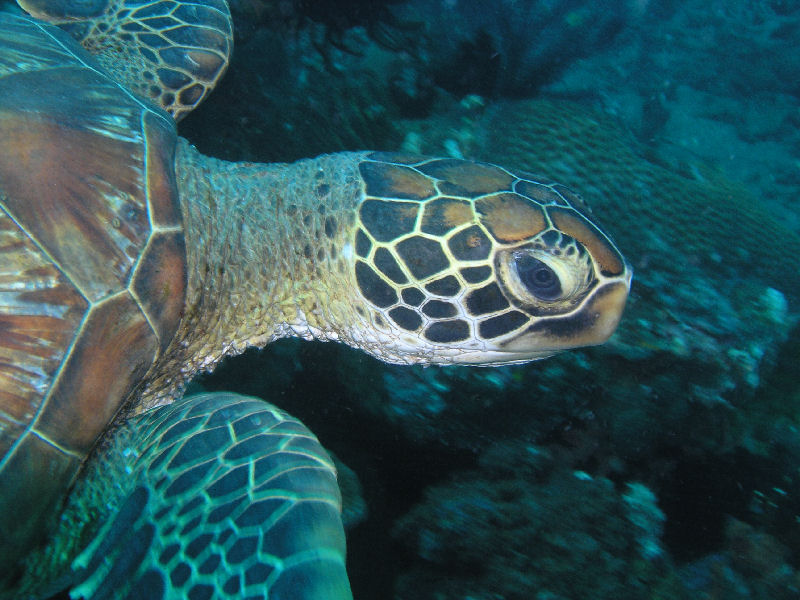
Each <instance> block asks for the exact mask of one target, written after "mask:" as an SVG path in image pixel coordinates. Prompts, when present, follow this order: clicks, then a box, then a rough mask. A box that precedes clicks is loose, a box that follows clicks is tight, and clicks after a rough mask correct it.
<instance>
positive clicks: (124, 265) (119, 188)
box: [0, 15, 187, 571]
mask: <svg viewBox="0 0 800 600" xmlns="http://www.w3.org/2000/svg"><path fill="white" fill-rule="evenodd" d="M3 19H4V21H6V22H5V23H4V25H3V27H2V28H0V49H2V51H0V144H2V151H0V571H2V570H4V569H3V568H2V566H5V565H8V564H9V562H11V561H15V560H17V559H18V557H19V556H20V555H21V554H23V553H24V552H25V551H26V550H27V549H28V548H29V547H30V546H31V545H32V544H35V543H36V542H37V541H38V540H39V539H40V538H41V536H42V535H43V533H44V532H45V531H46V529H47V527H48V517H49V516H50V515H54V514H55V513H56V512H57V507H58V503H59V502H60V500H61V499H62V498H63V496H64V493H65V491H66V490H67V489H68V488H69V486H70V484H71V482H72V480H73V479H74V477H75V475H76V474H77V472H78V470H79V468H80V465H81V464H82V462H83V461H84V459H85V458H86V456H87V454H88V453H89V452H90V450H91V449H92V447H93V445H94V444H95V443H96V441H97V440H98V438H99V436H100V435H101V434H102V432H103V431H104V430H105V429H106V428H107V427H108V425H109V423H110V422H111V421H112V419H113V418H114V416H115V415H116V414H117V412H118V411H119V409H120V407H121V406H122V405H123V403H125V401H126V400H127V399H128V398H130V397H131V395H132V393H133V391H134V390H135V388H136V386H137V385H138V384H140V383H141V382H142V380H143V378H144V377H145V375H146V374H147V372H148V369H150V368H151V366H152V364H153V362H154V361H155V360H156V358H157V357H158V356H159V354H160V353H161V352H163V351H164V350H165V348H166V346H167V345H168V344H169V342H170V341H171V339H172V337H173V335H174V333H175V330H176V328H177V325H178V322H179V320H180V315H181V311H182V309H183V305H184V300H185V290H186V278H187V276H186V265H185V248H184V236H183V228H182V222H181V213H180V207H179V204H178V197H177V188H176V184H175V179H174V171H173V158H174V149H175V141H176V132H175V125H174V123H173V121H172V119H171V118H170V117H169V115H167V114H166V113H164V112H161V111H159V110H156V109H153V108H152V107H150V106H148V105H146V104H144V103H143V102H141V101H140V100H138V99H137V98H135V97H134V96H133V95H132V94H130V93H129V92H128V91H127V90H125V89H124V88H123V87H121V86H120V85H119V84H117V83H115V82H114V81H112V80H111V79H110V78H109V77H107V76H106V75H105V74H104V73H103V71H102V69H101V68H100V67H99V66H98V65H97V64H96V63H95V62H94V61H93V60H92V59H91V58H90V57H89V56H88V55H87V54H86V53H85V52H83V51H82V50H81V49H80V48H79V47H78V46H77V45H76V44H74V43H73V42H72V40H70V39H69V38H68V37H67V36H66V35H65V34H63V33H62V32H60V31H59V30H57V29H55V28H54V27H51V26H47V25H42V24H41V23H35V22H33V21H31V20H28V19H25V18H22V17H16V16H10V15H5V16H4V17H3ZM32 24H35V26H34V27H32Z"/></svg>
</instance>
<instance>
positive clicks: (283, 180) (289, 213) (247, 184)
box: [144, 140, 363, 406]
mask: <svg viewBox="0 0 800 600" xmlns="http://www.w3.org/2000/svg"><path fill="white" fill-rule="evenodd" d="M361 157H362V155H361V154H356V153H342V154H335V155H329V156H322V157H319V158H316V159H312V160H303V161H299V162H297V163H292V164H269V165H266V164H257V163H230V162H226V161H221V160H217V159H212V158H208V157H206V156H203V155H201V154H200V153H199V152H197V151H196V150H195V149H194V148H193V147H192V146H191V145H190V144H189V143H187V142H185V141H184V140H180V141H179V143H178V147H177V150H176V158H175V165H176V175H177V182H178V191H179V195H180V198H181V205H182V209H183V220H184V228H185V232H186V253H187V267H188V276H189V281H188V290H187V299H186V308H185V311H184V317H183V319H182V322H181V325H180V328H179V330H178V332H177V334H176V336H175V339H174V341H173V343H172V344H171V346H170V348H169V350H168V351H167V352H166V353H165V356H164V357H163V358H162V360H160V361H159V364H158V367H157V374H156V376H155V377H154V378H153V384H152V385H151V386H150V388H149V390H146V391H145V399H144V405H145V406H152V405H153V404H161V403H164V402H167V401H169V400H171V397H172V394H174V393H175V391H176V389H177V388H179V387H180V386H181V385H182V384H183V383H184V382H185V381H186V380H188V378H190V377H191V376H192V375H194V374H195V373H196V372H198V371H200V370H204V369H209V368H211V367H212V366H213V365H214V364H216V363H217V362H218V361H219V360H220V359H221V358H223V357H224V356H226V355H229V354H237V353H239V352H242V351H244V349H245V348H247V347H248V346H263V345H265V344H267V343H269V342H270V341H272V340H274V339H277V338H280V337H286V336H301V337H305V338H311V337H315V338H321V339H340V338H343V337H344V338H346V337H347V332H346V331H343V330H342V324H346V323H348V322H349V319H350V320H352V319H351V317H350V313H351V312H352V311H353V304H354V301H353V300H354V299H353V297H352V295H353V293H354V292H353V288H354V282H353V281H352V280H351V276H350V275H349V274H350V273H351V272H352V267H351V266H350V262H351V261H352V258H351V257H352V251H351V249H350V245H351V239H352V234H351V232H352V230H353V225H354V221H355V216H356V208H357V206H358V203H359V202H360V201H361V198H362V196H363V190H362V183H361V179H360V177H359V176H358V167H357V166H358V162H359V160H360V159H361ZM178 372H180V373H181V377H180V378H179V379H178V378H176V376H175V374H176V373H178Z"/></svg>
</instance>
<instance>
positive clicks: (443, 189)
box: [352, 153, 632, 364]
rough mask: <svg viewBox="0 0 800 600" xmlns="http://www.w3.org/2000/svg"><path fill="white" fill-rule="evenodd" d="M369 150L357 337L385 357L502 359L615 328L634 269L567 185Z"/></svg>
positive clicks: (530, 355)
mask: <svg viewBox="0 0 800 600" xmlns="http://www.w3.org/2000/svg"><path fill="white" fill-rule="evenodd" d="M369 159H370V160H366V161H364V163H362V167H361V169H360V172H361V176H362V178H363V179H364V183H365V185H364V189H365V198H364V200H363V201H362V203H361V205H360V207H359V213H358V216H359V218H358V223H357V227H356V229H355V231H354V234H353V235H354V238H353V245H352V246H353V248H354V249H355V253H354V257H353V258H354V266H353V275H354V279H355V286H354V289H355V290H357V292H358V293H359V296H360V303H361V306H359V307H358V309H357V311H358V313H359V315H360V317H359V321H360V322H361V326H360V327H361V328H360V330H359V331H358V333H357V334H356V335H355V336H354V337H355V338H356V340H355V342H356V343H355V345H358V346H359V347H362V348H364V349H366V350H367V351H370V352H372V353H373V354H375V355H377V356H378V357H379V358H381V359H382V360H386V361H390V362H403V363H444V364H446V363H461V364H508V363H516V362H525V361H528V360H533V359H536V358H542V357H544V356H548V355H550V354H553V353H554V352H557V351H560V350H564V349H568V348H577V347H582V346H589V345H595V344H601V343H603V342H604V341H606V340H607V339H608V338H609V337H610V336H611V334H612V333H613V332H614V330H615V329H616V327H617V324H618V323H619V320H620V318H621V316H622V311H623V308H624V306H625V301H626V299H627V295H628V290H629V288H630V281H631V275H632V271H631V268H630V266H629V265H628V263H627V262H626V261H625V259H624V258H623V257H622V255H621V254H620V252H619V251H618V250H617V249H616V247H615V246H614V244H613V242H612V241H611V240H610V239H609V238H608V236H606V234H605V233H603V232H602V231H601V230H600V229H599V228H598V227H597V226H595V225H594V224H593V223H592V222H591V221H590V220H589V219H588V218H587V217H586V216H584V214H583V213H582V212H580V211H581V210H585V205H584V204H583V203H582V201H580V200H579V199H578V197H577V196H575V195H574V194H572V193H571V192H569V191H568V190H566V188H564V187H563V186H561V185H558V184H555V183H552V182H547V181H544V180H542V179H541V178H535V177H533V176H530V175H516V174H514V173H512V172H510V171H508V170H506V169H502V168H500V167H496V166H494V165H489V164H485V163H475V162H469V161H464V160H456V159H427V158H423V157H415V156H407V155H387V154H378V153H374V154H372V155H370V156H369ZM356 304H358V303H356ZM359 340H360V342H361V343H359Z"/></svg>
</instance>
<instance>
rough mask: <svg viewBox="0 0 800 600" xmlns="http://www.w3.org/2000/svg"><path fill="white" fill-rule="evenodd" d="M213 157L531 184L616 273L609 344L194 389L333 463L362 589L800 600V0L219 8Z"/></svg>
mask: <svg viewBox="0 0 800 600" xmlns="http://www.w3.org/2000/svg"><path fill="white" fill-rule="evenodd" d="M232 9H233V11H234V17H235V20H236V28H237V40H236V50H235V55H234V61H233V64H232V65H231V67H230V69H229V72H228V73H227V75H226V77H225V79H224V80H223V82H222V84H221V85H220V87H219V88H218V89H217V91H215V92H214V94H212V95H211V97H210V98H209V100H208V101H207V102H205V103H204V104H203V105H202V106H201V107H200V108H199V109H198V110H197V111H195V112H194V113H193V114H192V115H190V116H189V117H188V118H187V119H186V120H185V121H183V122H182V123H181V124H180V127H179V130H180V132H181V134H182V135H184V136H186V137H188V138H189V139H190V141H192V142H193V143H194V144H196V145H197V146H198V148H199V149H200V150H201V151H202V152H204V153H207V154H211V155H214V156H218V157H221V158H227V159H230V160H254V161H256V160H257V161H270V162H272V161H292V160H295V159H298V158H301V157H305V156H313V155H316V154H320V153H323V152H335V151H339V150H355V149H367V148H368V149H377V150H405V151H412V152H421V153H425V154H435V155H445V156H457V157H465V158H473V159H479V160H486V161H490V162H496V163H499V164H503V165H505V166H508V167H511V168H516V169H522V170H525V171H532V172H538V173H542V174H544V175H546V176H547V177H549V178H552V179H555V180H558V181H560V182H562V183H564V184H566V185H568V186H570V187H572V188H573V189H575V190H576V191H578V192H579V193H581V194H582V195H583V197H584V199H585V200H586V201H587V203H588V204H589V205H590V206H591V207H592V209H593V213H594V215H593V219H594V220H596V221H598V222H599V223H601V224H602V225H603V226H604V227H605V229H607V230H608V231H609V233H610V235H611V237H612V238H613V239H614V240H615V241H616V242H617V244H618V246H619V248H620V250H621V251H622V253H623V254H624V255H625V256H626V257H627V258H628V260H630V261H631V263H632V264H633V267H634V272H635V275H634V283H633V288H632V291H631V297H630V300H629V305H628V308H627V310H626V313H625V315H624V317H623V321H622V324H621V326H620V328H619V330H618V332H617V333H616V334H615V336H614V337H613V338H612V339H611V341H609V342H608V343H607V344H606V345H604V346H602V347H597V348H589V349H585V350H579V351H571V352H567V353H564V354H561V355H558V356H556V357H554V358H551V359H548V360H546V361H542V362H535V363H531V364H528V365H524V366H516V367H504V368H492V369H489V368H487V369H477V368H465V367H429V368H416V367H395V366H388V365H384V364H382V363H379V362H378V361H376V360H374V359H372V358H370V357H368V356H366V355H365V354H363V353H360V352H357V351H353V350H350V349H348V348H346V347H343V346H340V345H336V344H322V343H307V342H300V341H296V340H284V341H282V342H279V343H275V344H273V345H271V346H269V347H268V348H266V349H265V350H263V351H250V352H247V353H245V354H244V355H243V356H240V357H237V358H235V359H232V360H228V361H226V362H225V363H224V364H223V365H222V366H221V367H219V368H218V369H217V371H216V372H214V373H213V374H211V375H205V376H202V377H200V378H198V379H197V380H196V381H195V382H193V384H192V386H193V389H195V390H197V389H200V388H206V389H227V390H233V391H238V392H243V393H247V394H252V395H256V396H261V397H263V398H265V399H267V400H269V401H270V402H273V403H275V404H277V405H278V406H280V407H281V408H284V409H286V410H288V411H289V412H290V413H292V414H293V415H296V416H297V417H299V418H300V419H302V420H303V421H304V422H305V423H306V425H308V426H309V428H310V429H311V430H312V431H314V432H315V433H316V434H317V435H318V437H319V438H320V440H321V442H322V443H323V445H324V446H325V447H326V448H328V449H330V450H331V452H332V453H333V454H334V455H335V456H336V458H337V461H338V465H339V470H340V481H341V484H342V487H343V493H344V497H345V517H346V522H347V526H348V544H349V548H348V568H349V572H350V575H351V580H352V586H353V592H354V595H355V598H356V599H357V600H373V599H376V600H377V599H396V600H412V599H415V600H434V599H435V600H467V599H469V600H531V599H535V600H566V599H595V598H596V599H606V598H608V599H611V598H614V599H631V600H636V599H673V598H692V599H725V600H738V599H742V600H744V599H761V598H763V599H775V600H782V599H786V598H800V432H798V427H800V370H799V369H798V360H799V359H800V336H798V333H799V332H800V330H799V329H798V314H800V302H799V301H800V208H798V202H797V194H798V190H800V104H799V103H798V98H800V52H798V47H800V2H798V1H796V0H764V1H755V0H686V1H683V2H677V1H674V0H653V1H647V0H616V1H615V0H610V1H604V2H581V1H578V0H565V1H559V0H545V1H541V2H535V1H532V0H492V1H491V2H490V1H488V0H409V1H406V2H401V1H396V0H395V1H392V0H387V1H371V2H367V1H364V2H359V1H357V0H339V1H336V2H334V1H325V0H317V1H314V0H233V1H232Z"/></svg>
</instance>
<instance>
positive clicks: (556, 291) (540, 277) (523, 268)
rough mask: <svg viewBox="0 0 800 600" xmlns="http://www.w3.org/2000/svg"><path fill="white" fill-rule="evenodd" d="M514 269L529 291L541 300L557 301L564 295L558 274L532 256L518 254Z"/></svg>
mask: <svg viewBox="0 0 800 600" xmlns="http://www.w3.org/2000/svg"><path fill="white" fill-rule="evenodd" d="M514 268H515V269H516V271H517V276H518V277H519V280H520V281H521V282H522V284H523V285H524V286H525V287H526V288H527V290H528V291H529V292H530V293H531V294H532V295H533V296H534V297H535V298H538V299H539V300H555V299H557V298H560V297H561V296H562V294H563V289H562V287H561V280H560V279H559V277H558V275H557V274H556V272H555V271H554V270H553V269H552V268H550V267H549V266H548V265H546V264H545V263H543V262H542V261H541V260H539V259H537V258H534V257H533V256H531V255H530V254H517V256H515V261H514Z"/></svg>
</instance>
